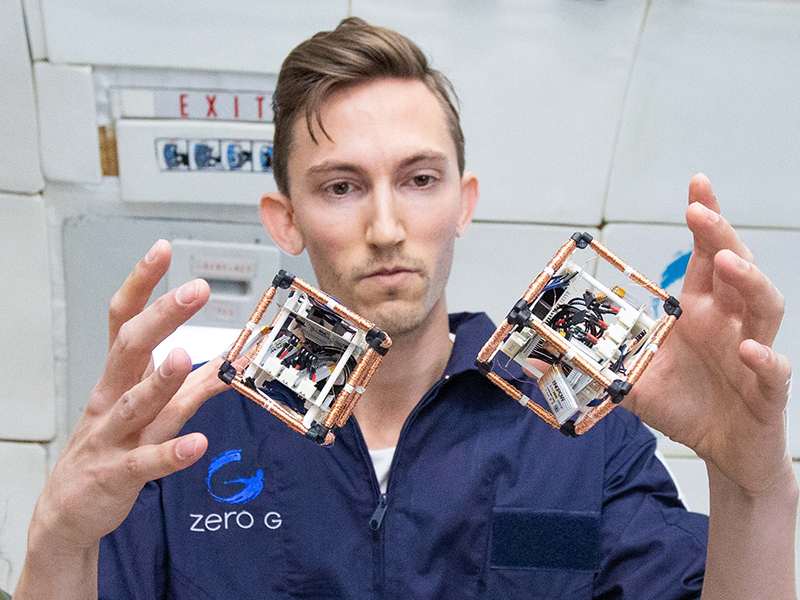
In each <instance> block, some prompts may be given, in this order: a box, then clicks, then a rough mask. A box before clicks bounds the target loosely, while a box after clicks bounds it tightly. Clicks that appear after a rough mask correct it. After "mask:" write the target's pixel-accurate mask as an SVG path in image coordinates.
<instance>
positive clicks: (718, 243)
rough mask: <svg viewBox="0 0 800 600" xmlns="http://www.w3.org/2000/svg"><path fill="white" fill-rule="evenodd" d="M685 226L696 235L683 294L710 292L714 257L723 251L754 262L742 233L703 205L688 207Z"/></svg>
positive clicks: (697, 204)
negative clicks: (740, 235)
mask: <svg viewBox="0 0 800 600" xmlns="http://www.w3.org/2000/svg"><path fill="white" fill-rule="evenodd" d="M686 224H687V225H688V226H689V229H690V230H691V231H692V235H693V236H694V248H693V249H692V256H691V258H690V259H689V264H688V266H687V268H686V278H685V279H684V284H683V291H685V292H687V293H703V292H708V291H711V287H712V277H713V273H714V257H715V256H716V255H717V253H718V252H719V251H720V250H731V251H732V252H734V253H736V254H737V255H738V256H740V257H742V258H743V259H744V260H746V261H748V262H753V260H754V258H753V253H752V252H750V249H749V248H748V247H747V246H745V245H744V243H743V242H742V240H741V239H739V234H738V233H736V230H735V229H734V228H733V227H731V225H730V223H728V221H727V220H726V219H725V217H722V216H721V215H719V214H718V213H716V212H714V211H712V210H710V209H708V208H706V207H705V206H704V205H702V204H700V203H694V204H692V205H691V206H689V208H688V209H687V210H686Z"/></svg>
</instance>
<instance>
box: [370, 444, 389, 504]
mask: <svg viewBox="0 0 800 600" xmlns="http://www.w3.org/2000/svg"><path fill="white" fill-rule="evenodd" d="M394 450H395V448H394V447H391V448H380V449H378V450H370V451H369V455H370V457H372V466H373V467H374V468H375V475H377V477H378V483H379V484H380V486H381V493H382V494H385V493H386V484H387V483H388V482H389V468H390V467H391V466H392V458H393V457H394Z"/></svg>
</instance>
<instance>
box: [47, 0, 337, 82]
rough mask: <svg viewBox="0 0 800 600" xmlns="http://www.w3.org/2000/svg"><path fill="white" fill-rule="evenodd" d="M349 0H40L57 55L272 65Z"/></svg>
mask: <svg viewBox="0 0 800 600" xmlns="http://www.w3.org/2000/svg"><path fill="white" fill-rule="evenodd" d="M347 5H348V3H347V0H303V1H300V2H285V1H281V0H240V1H237V2H217V1H215V0H176V1H173V2H154V1H153V0H77V1H75V2H63V1H62V0H42V10H43V12H44V22H45V33H46V37H47V50H48V53H49V55H50V60H51V61H53V62H60V63H87V64H93V65H126V66H142V67H182V68H190V69H218V70H227V71H257V72H277V71H278V69H279V68H280V65H281V63H282V62H283V59H284V58H285V57H286V54H288V53H289V51H290V50H291V49H292V48H293V47H294V46H296V45H297V44H298V43H300V42H301V41H303V40H304V39H306V38H308V37H311V35H313V34H314V33H316V32H317V31H319V30H321V29H332V28H333V27H335V26H336V24H337V23H338V22H339V21H340V20H341V19H343V18H345V17H346V16H347Z"/></svg>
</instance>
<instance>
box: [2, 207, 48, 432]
mask: <svg viewBox="0 0 800 600" xmlns="http://www.w3.org/2000/svg"><path fill="white" fill-rule="evenodd" d="M0 250H2V255H3V260H2V261H0V281H2V282H3V283H2V290H3V292H2V294H0V314H2V315H3V318H2V319H1V320H0V340H2V344H0V364H3V365H6V368H5V369H3V370H2V373H0V389H2V390H3V392H2V395H0V414H2V418H1V419H0V439H6V440H48V439H50V438H52V437H53V434H54V431H55V399H54V398H55V393H54V375H53V346H52V335H51V332H50V328H51V320H50V310H51V308H50V305H51V302H50V274H49V273H50V270H49V268H48V255H47V238H46V234H45V216H44V207H43V203H42V198H41V196H32V197H31V196H19V195H12V194H0Z"/></svg>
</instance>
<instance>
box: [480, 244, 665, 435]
mask: <svg viewBox="0 0 800 600" xmlns="http://www.w3.org/2000/svg"><path fill="white" fill-rule="evenodd" d="M586 247H591V248H592V250H594V251H595V252H596V253H597V255H598V256H599V257H600V258H602V259H604V260H606V261H608V262H609V263H610V264H611V265H613V266H614V267H616V268H617V269H619V270H620V271H622V272H623V273H624V274H625V275H627V276H628V277H630V279H631V280H632V281H633V282H634V283H635V284H636V285H639V286H641V287H642V288H643V289H644V290H646V291H647V292H649V293H650V294H652V295H653V296H656V297H657V298H660V299H661V300H663V301H664V315H663V316H662V317H661V318H659V319H658V320H656V321H654V320H653V318H652V317H651V316H650V310H649V308H648V306H649V305H648V304H644V303H639V302H637V301H636V300H635V299H634V298H633V295H632V294H628V293H626V291H625V290H624V289H622V288H621V287H619V286H615V287H613V288H608V287H606V286H605V285H603V284H602V283H600V282H599V281H598V280H597V279H595V278H594V277H592V276H591V275H589V274H588V273H587V272H586V271H585V269H584V268H582V267H580V266H579V265H578V264H577V263H575V262H573V261H572V260H571V257H572V255H573V253H574V252H575V251H576V250H577V249H583V248H586ZM680 315H681V309H680V305H679V304H678V300H677V299H675V298H674V297H673V296H670V295H669V293H668V292H666V291H665V290H663V289H662V288H660V287H659V286H658V285H656V284H655V283H653V282H652V281H650V280H649V279H647V278H646V277H645V276H644V275H642V274H641V273H639V272H638V271H636V270H634V269H633V268H631V267H630V266H628V265H627V264H626V263H625V262H623V261H622V260H621V259H620V258H619V257H618V256H617V255H615V254H614V253H613V252H611V251H610V250H609V249H608V248H606V247H605V246H604V245H603V244H602V243H600V242H598V241H597V240H595V239H594V238H592V236H591V235H589V234H588V233H576V234H575V235H573V236H572V237H571V238H570V239H569V240H568V241H567V242H566V243H565V244H564V245H563V246H562V247H561V248H560V249H559V250H558V252H557V253H556V255H555V256H554V257H553V259H552V260H551V261H550V262H549V263H548V264H547V266H546V267H545V268H544V270H543V271H542V272H541V273H539V275H538V276H537V277H536V279H534V280H533V283H531V285H530V286H529V287H528V290H527V291H526V292H525V294H524V295H523V296H522V298H521V299H520V300H519V301H518V302H517V303H516V304H515V305H514V308H513V309H512V310H511V312H509V314H508V317H507V318H506V319H505V320H504V321H503V323H501V324H500V326H499V327H498V328H497V330H496V331H495V332H494V334H493V335H492V337H491V338H490V339H489V341H487V342H486V344H485V345H484V347H483V348H482V349H481V351H480V353H479V354H478V359H477V361H476V365H477V366H478V368H479V369H480V370H481V372H482V373H483V374H485V375H486V376H487V377H488V378H489V379H490V380H491V381H492V382H493V383H495V384H496V385H497V386H498V387H500V388H501V389H502V390H503V391H505V392H506V393H507V394H508V395H509V396H511V397H512V398H514V399H515V400H517V401H518V402H519V403H520V404H522V405H523V406H526V407H527V408H529V409H530V410H532V411H533V412H534V413H535V414H537V415H538V416H539V417H541V418H542V419H544V420H545V421H546V422H547V423H549V424H550V425H552V426H553V427H554V428H557V429H560V430H561V432H562V433H564V434H566V435H571V436H578V435H581V434H583V433H585V432H586V431H588V430H589V429H591V427H592V426H593V425H594V424H595V423H597V422H598V421H599V420H600V419H602V418H603V417H604V416H605V415H607V414H608V413H609V412H611V410H612V409H613V408H614V406H616V405H617V404H618V403H620V402H621V401H622V399H623V398H624V397H625V395H627V394H628V393H629V392H630V390H631V389H632V387H633V385H634V384H635V383H636V382H637V381H638V380H639V378H640V377H641V376H642V373H644V371H645V369H646V368H647V366H648V365H649V364H650V361H651V360H652V359H653V355H654V354H655V352H656V351H657V350H658V348H659V346H661V345H662V344H663V343H664V340H665V339H666V338H667V336H668V335H669V333H670V331H672V328H673V327H674V326H675V322H676V321H677V319H678V317H680ZM530 359H536V360H538V361H540V362H539V363H538V364H541V363H544V364H546V365H547V369H546V370H545V371H544V372H542V371H540V370H539V369H538V368H536V367H535V366H534V365H533V364H532V363H531V361H530ZM511 361H514V362H516V363H519V364H520V365H521V366H522V367H524V368H525V369H526V370H527V371H528V372H530V373H533V374H534V375H535V376H536V377H537V380H538V384H539V388H540V389H541V391H542V395H543V396H544V398H545V400H546V402H547V405H548V406H547V408H548V409H549V410H547V409H545V408H544V407H542V406H540V405H539V404H537V403H536V402H534V401H533V400H531V399H530V398H528V397H527V396H525V395H524V394H523V393H522V392H520V391H519V390H518V389H517V388H515V387H514V386H512V385H511V384H510V383H508V382H507V381H506V380H505V379H503V378H502V377H501V376H500V375H499V374H497V373H496V372H494V371H493V368H494V367H495V366H497V368H498V369H503V368H505V367H507V366H508V364H509V363H510V362H511Z"/></svg>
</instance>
